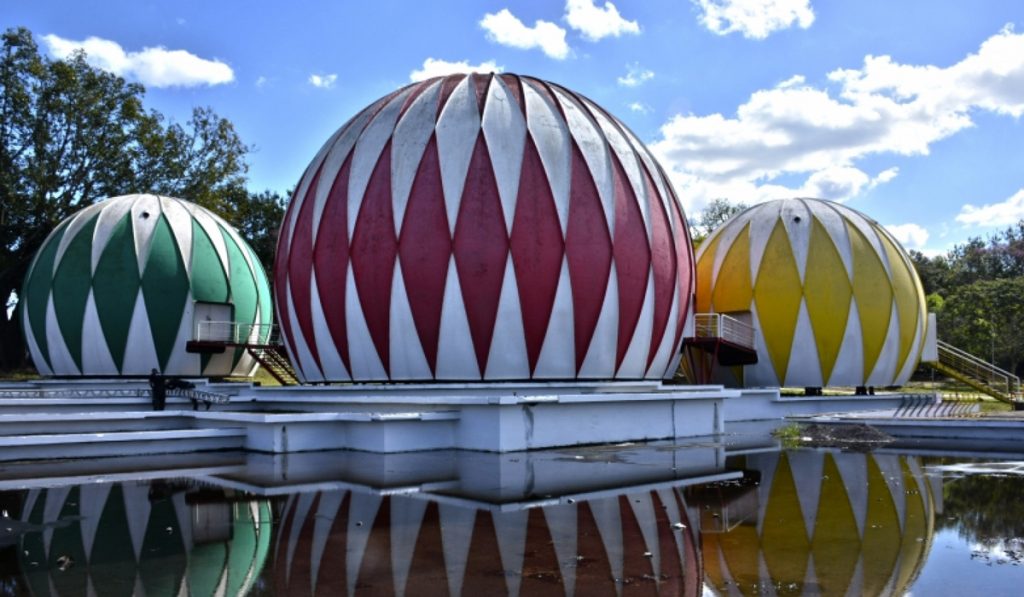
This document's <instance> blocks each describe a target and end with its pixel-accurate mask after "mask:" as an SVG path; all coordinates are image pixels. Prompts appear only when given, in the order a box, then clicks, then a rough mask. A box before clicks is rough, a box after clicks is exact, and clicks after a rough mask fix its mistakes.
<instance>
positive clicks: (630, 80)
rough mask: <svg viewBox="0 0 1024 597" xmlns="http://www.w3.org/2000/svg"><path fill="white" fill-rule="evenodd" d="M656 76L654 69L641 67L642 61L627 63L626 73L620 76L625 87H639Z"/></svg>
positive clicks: (619, 79)
mask: <svg viewBox="0 0 1024 597" xmlns="http://www.w3.org/2000/svg"><path fill="white" fill-rule="evenodd" d="M653 78H654V71H653V70H648V69H645V68H641V67H640V63H638V62H634V63H633V64H627V65H626V75H625V76H623V77H619V78H618V82H619V85H622V86H623V87H639V86H640V85H643V84H644V83H646V82H647V81H650V80H651V79H653Z"/></svg>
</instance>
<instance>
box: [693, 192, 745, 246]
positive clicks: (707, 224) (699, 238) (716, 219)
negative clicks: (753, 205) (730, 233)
mask: <svg viewBox="0 0 1024 597" xmlns="http://www.w3.org/2000/svg"><path fill="white" fill-rule="evenodd" d="M745 209H747V205H746V204H745V203H730V202H729V201H728V200H727V199H714V200H712V201H711V203H708V204H707V205H706V206H704V209H702V210H701V212H700V215H699V216H697V223H696V224H695V225H693V226H691V227H690V235H691V236H692V237H693V243H694V245H699V244H700V243H702V242H704V239H705V238H707V237H708V236H710V235H711V233H712V232H714V231H715V229H716V228H718V227H719V226H721V225H722V224H724V223H726V222H727V221H728V220H729V218H731V217H733V216H734V215H736V214H738V213H740V212H741V211H743V210H745Z"/></svg>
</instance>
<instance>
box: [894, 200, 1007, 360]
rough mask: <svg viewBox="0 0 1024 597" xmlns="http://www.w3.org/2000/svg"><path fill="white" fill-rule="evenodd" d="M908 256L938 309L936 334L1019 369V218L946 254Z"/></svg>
mask: <svg viewBox="0 0 1024 597" xmlns="http://www.w3.org/2000/svg"><path fill="white" fill-rule="evenodd" d="M910 256H911V259H912V260H913V262H914V265H915V266H916V268H917V273H918V275H919V276H920V278H921V283H922V285H923V286H924V291H925V293H926V294H927V296H928V307H929V310H930V311H932V312H934V313H936V314H937V318H938V335H939V339H940V340H944V341H946V342H949V343H951V344H953V345H954V346H956V347H958V348H961V349H963V350H966V351H967V352H970V353H972V354H974V355H976V356H978V357H982V358H984V359H986V360H994V362H995V364H996V365H998V366H1000V367H1002V368H1004V369H1007V370H1010V371H1014V372H1016V373H1017V374H1018V375H1019V374H1022V373H1024V335H1022V334H1021V333H1020V330H1021V329H1024V327H1022V326H1024V300H1022V298H1021V297H1024V220H1022V221H1020V222H1018V223H1017V224H1016V225H1014V226H1011V227H1009V228H1007V229H1006V230H1004V231H1002V232H999V233H997V234H995V235H993V236H991V237H990V238H989V239H988V240H983V239H981V238H972V239H970V240H968V241H967V242H966V243H964V244H962V245H957V246H956V247H954V248H953V249H952V250H951V251H949V253H947V254H946V255H938V256H935V257H926V256H925V255H922V254H921V253H919V252H916V251H911V252H910Z"/></svg>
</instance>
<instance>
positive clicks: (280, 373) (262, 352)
mask: <svg viewBox="0 0 1024 597" xmlns="http://www.w3.org/2000/svg"><path fill="white" fill-rule="evenodd" d="M245 350H246V352H248V353H249V354H250V355H252V358H254V359H256V362H257V363H259V364H260V366H261V367H263V368H264V369H266V370H267V373H269V374H270V376H271V377H273V378H274V379H275V380H277V383H279V384H281V385H282V386H291V385H295V384H298V383H299V377H298V376H297V375H296V374H295V370H294V369H292V364H291V361H289V360H288V355H287V354H285V352H284V347H283V346H281V345H280V344H264V345H247V346H246V347H245Z"/></svg>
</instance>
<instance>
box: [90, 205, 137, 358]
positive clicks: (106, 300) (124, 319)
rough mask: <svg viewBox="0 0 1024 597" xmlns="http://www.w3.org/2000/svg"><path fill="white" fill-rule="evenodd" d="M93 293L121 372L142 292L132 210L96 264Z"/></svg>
mask: <svg viewBox="0 0 1024 597" xmlns="http://www.w3.org/2000/svg"><path fill="white" fill-rule="evenodd" d="M92 292H93V296H94V298H95V299H96V313H97V314H98V315H99V318H100V327H101V328H102V329H103V336H104V337H105V338H106V340H107V348H109V349H110V356H112V357H113V358H114V365H115V366H116V367H117V370H118V371H121V368H122V365H123V363H124V351H125V347H126V345H127V343H128V329H129V328H130V327H131V323H132V312H133V311H134V310H135V299H136V297H138V294H139V265H138V261H137V258H136V257H135V238H134V234H133V232H132V221H131V214H130V213H126V214H125V215H124V217H123V218H121V221H119V222H118V223H117V224H115V225H114V227H113V229H112V230H111V233H110V240H109V241H107V246H106V247H105V248H104V249H103V253H102V254H101V255H100V259H99V262H98V263H97V264H96V273H95V274H94V275H93V290H92Z"/></svg>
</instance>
